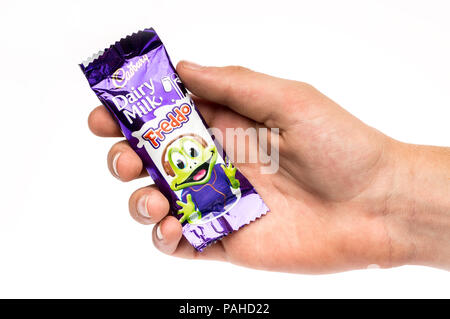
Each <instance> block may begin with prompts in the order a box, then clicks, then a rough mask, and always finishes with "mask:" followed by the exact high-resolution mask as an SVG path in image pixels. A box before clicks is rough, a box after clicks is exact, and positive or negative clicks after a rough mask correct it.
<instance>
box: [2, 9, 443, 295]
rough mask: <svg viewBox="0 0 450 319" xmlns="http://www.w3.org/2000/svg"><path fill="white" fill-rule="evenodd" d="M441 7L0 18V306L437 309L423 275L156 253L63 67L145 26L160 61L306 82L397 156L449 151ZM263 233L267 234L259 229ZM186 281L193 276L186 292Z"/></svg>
mask: <svg viewBox="0 0 450 319" xmlns="http://www.w3.org/2000/svg"><path fill="white" fill-rule="evenodd" d="M449 16H450V4H449V2H448V1H308V2H306V1H291V2H287V1H280V0H278V1H261V0H259V1H255V2H252V1H242V0H240V1H163V0H160V1H150V0H147V1H131V0H126V1H125V0H122V1H112V0H108V1H73V2H69V1H54V2H49V1H5V0H2V1H1V4H0V35H1V37H0V43H1V45H0V72H1V76H0V93H1V97H0V110H1V112H2V114H1V117H0V118H1V125H0V130H1V134H2V141H1V148H0V150H1V156H0V167H1V178H0V194H1V195H0V196H1V200H0V297H148V298H152V297H153V298H154V297H158V298H167V297H180V298H183V297H187V298H195V297H223V298H228V297H237V298H240V297H273V298H278V297H286V298H290V297H292V298H299V297H386V298H389V297H450V291H449V287H450V274H449V273H448V272H445V271H442V270H436V269H431V268H426V267H417V266H406V267H400V268H396V269H390V270H379V269H370V270H361V271H352V272H347V273H341V274H332V275H322V276H309V275H293V274H280V273H271V272H264V271H255V270H251V269H245V268H241V267H237V266H233V265H229V264H225V263H219V262H202V261H185V260H181V259H176V258H171V257H168V256H165V255H162V254H160V253H159V252H158V251H157V250H156V249H155V248H154V247H153V246H152V243H151V236H150V234H151V227H146V226H142V225H139V224H137V223H135V222H134V221H133V220H132V219H131V218H130V217H129V215H128V208H127V203H128V197H129V195H130V194H131V192H132V191H133V190H134V189H136V188H138V187H141V186H144V185H145V184H147V183H149V181H148V180H145V179H144V180H139V181H137V182H132V183H128V184H125V183H120V182H118V181H117V180H116V179H114V178H113V177H112V176H111V175H110V174H109V172H108V170H107V168H106V153H107V151H108V149H109V147H110V146H111V145H112V144H113V143H114V142H115V140H113V139H109V140H108V139H101V138H98V137H95V136H93V135H91V133H90V132H89V130H88V127H87V116H88V114H89V112H90V110H91V109H92V108H93V107H94V106H96V105H98V104H99V103H98V100H97V99H96V97H95V95H94V93H93V92H92V91H91V90H90V89H89V87H88V85H87V82H86V80H85V78H84V77H83V74H82V73H81V71H80V70H79V69H78V66H77V64H78V63H79V62H81V60H83V59H84V58H86V57H87V56H89V55H91V54H92V53H93V52H96V51H98V50H100V49H103V48H104V47H106V46H108V45H109V44H110V43H112V42H114V41H116V40H118V39H119V38H121V37H122V36H124V35H127V34H130V33H132V32H134V31H137V30H139V29H142V28H144V27H150V26H153V27H154V28H155V29H156V31H157V32H158V33H159V35H160V36H161V38H162V39H163V41H164V42H165V44H166V46H167V48H168V51H169V53H170V54H171V57H172V59H173V61H174V62H175V63H176V62H177V61H179V60H180V59H188V60H193V61H195V62H198V63H201V64H205V65H227V64H240V65H244V66H247V67H250V68H252V69H255V70H258V71H262V72H265V73H269V74H273V75H276V76H280V77H285V78H291V79H298V80H302V81H306V82H310V83H311V84H313V85H314V86H316V87H317V88H319V89H320V90H322V91H323V92H324V93H325V94H327V95H328V96H330V97H331V98H333V99H334V100H335V101H337V102H338V103H340V104H341V105H342V106H343V107H345V108H346V109H347V110H349V111H350V112H352V113H353V114H355V115H356V116H358V117H360V118H361V119H362V120H364V121H365V122H366V123H368V124H370V125H372V126H374V127H376V128H378V129H380V130H381V131H383V132H385V133H386V134H388V135H390V136H392V137H394V138H397V139H400V140H402V141H406V142H413V143H423V144H435V145H445V146H449V145H450V129H449V118H450V90H449V86H450V58H449V57H450V40H449V39H450V38H449V32H450V19H449ZM275 231H276V230H275ZM191 275H194V276H192V277H191Z"/></svg>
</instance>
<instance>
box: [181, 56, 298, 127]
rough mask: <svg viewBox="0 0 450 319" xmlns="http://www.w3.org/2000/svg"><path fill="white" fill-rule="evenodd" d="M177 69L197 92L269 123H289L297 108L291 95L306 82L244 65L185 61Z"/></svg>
mask: <svg viewBox="0 0 450 319" xmlns="http://www.w3.org/2000/svg"><path fill="white" fill-rule="evenodd" d="M177 72H178V74H179V75H180V77H181V79H182V80H183V83H184V84H185V85H186V88H187V89H189V91H191V92H192V93H194V94H195V95H196V96H199V97H201V98H204V99H206V100H209V101H212V102H215V103H218V104H221V105H225V106H228V107H229V108H231V109H232V110H234V111H235V112H237V113H239V114H241V115H243V116H245V117H248V118H250V119H253V120H255V121H257V122H259V123H264V124H265V125H266V126H268V127H279V128H283V127H285V126H286V125H289V122H290V121H292V118H293V117H292V115H289V112H292V111H295V110H291V109H292V108H293V106H294V105H295V103H292V104H290V103H289V95H290V94H292V95H294V94H297V91H298V90H299V88H301V85H302V83H300V82H295V81H289V80H283V79H279V78H275V77H272V76H269V75H266V74H262V73H257V72H253V71H251V70H249V69H246V68H243V67H240V66H227V67H205V66H199V65H197V64H194V63H191V62H187V61H181V62H180V63H178V65H177ZM305 86H306V84H305ZM291 88H292V89H291Z"/></svg>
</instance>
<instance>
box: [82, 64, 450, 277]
mask: <svg viewBox="0 0 450 319" xmlns="http://www.w3.org/2000/svg"><path fill="white" fill-rule="evenodd" d="M177 71H178V73H179V75H180V77H181V79H182V81H183V82H184V83H185V85H186V87H187V88H188V89H189V90H190V91H191V92H192V93H193V94H194V95H195V101H196V104H197V106H198V108H199V110H200V112H201V113H202V115H203V116H204V117H205V120H206V121H207V123H208V125H209V126H211V127H215V128H218V129H220V130H222V131H223V132H224V130H225V128H227V127H232V128H237V127H240V128H243V129H247V128H249V127H256V128H259V127H268V128H273V127H275V128H279V129H280V138H279V154H280V160H279V165H280V169H279V170H278V172H277V173H275V174H274V175H270V176H268V175H261V174H260V164H238V165H237V167H238V168H239V169H240V170H241V172H242V173H243V174H244V175H245V176H246V177H247V178H248V179H249V180H250V182H251V183H252V184H253V185H254V186H255V188H256V189H257V191H258V192H259V194H260V195H261V196H262V197H263V199H264V201H265V202H266V203H267V205H268V206H269V208H270V209H271V211H270V213H268V214H267V215H266V216H264V217H263V218H261V219H258V220H256V221H255V222H252V223H251V224H249V225H247V226H245V227H244V228H242V229H240V230H239V231H238V232H236V233H233V234H232V235H229V236H227V237H225V238H224V239H223V240H222V241H220V242H218V243H216V244H214V245H212V246H210V247H208V248H207V249H205V250H204V252H202V253H198V252H196V251H195V250H194V249H193V248H192V247H191V246H190V245H189V244H188V243H187V242H186V240H185V239H184V238H182V235H181V225H180V223H179V222H178V221H177V220H176V219H175V218H174V217H172V216H167V213H168V209H169V205H168V202H167V200H166V199H165V198H164V196H163V195H162V194H161V193H160V192H159V191H158V190H157V189H156V188H155V187H153V186H149V187H145V188H142V189H139V190H137V191H136V192H135V193H133V194H132V195H131V198H130V201H129V207H130V213H131V216H133V217H134V218H135V219H136V220H137V221H138V222H140V223H143V224H152V223H156V224H157V225H156V227H154V229H153V242H154V244H155V246H156V247H157V248H158V249H159V250H160V251H162V252H164V253H166V254H169V255H173V256H177V257H183V258H195V259H215V260H222V261H227V262H231V263H233V264H238V265H242V266H247V267H251V268H256V269H265V270H272V271H283V272H295V273H329V272H338V271H345V270H350V269H358V268H366V267H368V266H369V265H374V264H375V265H379V266H380V267H394V266H400V265H405V264H420V265H428V266H433V267H439V268H444V269H449V268H450V149H449V148H440V147H432V146H418V145H410V144H404V143H401V142H399V141H396V140H393V139H391V138H389V137H387V136H386V135H384V134H382V133H381V132H379V131H377V130H376V129H374V128H371V127H369V126H367V125H365V124H364V123H362V122H361V121H360V120H359V119H357V118H355V117H354V116H352V115H351V114H349V113H348V112H347V111H345V110H344V109H343V108H341V107H340V106H339V105H337V104H336V103H335V102H333V101H332V100H330V99H329V98H327V97H326V96H324V95H323V94H321V93H320V92H318V91H317V90H316V89H315V88H313V87H312V86H310V85H308V84H305V83H302V82H296V81H289V80H284V79H279V78H274V77H271V76H268V75H265V74H261V73H256V72H253V71H250V70H248V69H245V68H242V67H234V66H233V67H223V68H218V67H202V66H198V65H195V64H192V63H189V62H185V61H184V62H180V63H179V64H178V66H177ZM89 127H90V129H91V130H92V132H93V133H94V134H96V135H99V136H104V137H107V136H108V137H119V136H122V134H121V132H120V131H119V129H118V127H117V125H116V124H115V122H114V121H113V120H112V118H111V117H110V115H109V113H108V112H107V111H106V110H105V109H104V108H103V107H102V106H100V107H97V108H96V109H94V110H93V111H92V113H91V114H90V116H89ZM223 135H224V136H225V134H223ZM269 140H270V139H269ZM117 154H120V155H117ZM117 156H118V158H117V159H116V161H115V168H116V169H115V170H114V167H113V159H114V158H115V157H117ZM108 167H109V168H110V170H111V172H112V173H113V174H114V175H116V177H118V178H119V179H120V180H122V181H131V180H133V179H136V178H138V177H143V176H145V175H146V173H145V172H144V171H143V169H142V167H143V165H142V162H141V160H140V159H139V157H138V156H137V155H136V154H135V153H134V152H133V151H132V149H131V148H130V147H129V146H128V144H127V142H126V141H121V142H119V143H117V144H115V145H114V146H113V147H112V148H111V151H110V152H109V154H108ZM115 172H117V174H115ZM144 198H145V199H146V200H145V206H144V208H145V209H146V210H147V212H148V214H149V216H150V218H148V217H145V216H144V215H143V214H141V213H139V212H138V208H139V207H141V208H140V210H141V211H142V205H140V204H139V203H142V199H144ZM140 200H141V201H140ZM157 229H159V231H156V230H157ZM158 234H159V235H161V236H162V237H161V236H158Z"/></svg>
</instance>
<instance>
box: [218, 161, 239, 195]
mask: <svg viewBox="0 0 450 319" xmlns="http://www.w3.org/2000/svg"><path fill="white" fill-rule="evenodd" d="M220 167H222V169H223V171H224V172H225V175H227V177H228V180H229V181H230V184H231V187H232V188H234V189H236V188H239V187H240V186H241V183H240V182H239V181H238V180H237V179H236V167H234V166H233V164H231V162H228V163H227V166H225V165H223V164H222V165H220Z"/></svg>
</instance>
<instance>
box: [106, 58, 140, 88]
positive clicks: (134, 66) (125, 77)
mask: <svg viewBox="0 0 450 319" xmlns="http://www.w3.org/2000/svg"><path fill="white" fill-rule="evenodd" d="M146 62H148V56H147V54H144V55H143V56H141V57H140V58H139V59H138V60H137V61H136V62H134V63H133V62H130V63H129V64H128V65H127V66H126V67H125V68H119V69H117V70H116V71H115V72H114V73H113V74H112V76H111V80H112V82H113V84H114V86H115V87H116V88H118V89H120V88H123V87H124V86H125V85H126V84H127V83H128V81H130V80H131V79H132V78H133V76H134V75H135V74H136V72H137V71H138V70H139V69H140V68H141V67H142V66H143V65H144V64H145V63H146Z"/></svg>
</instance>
